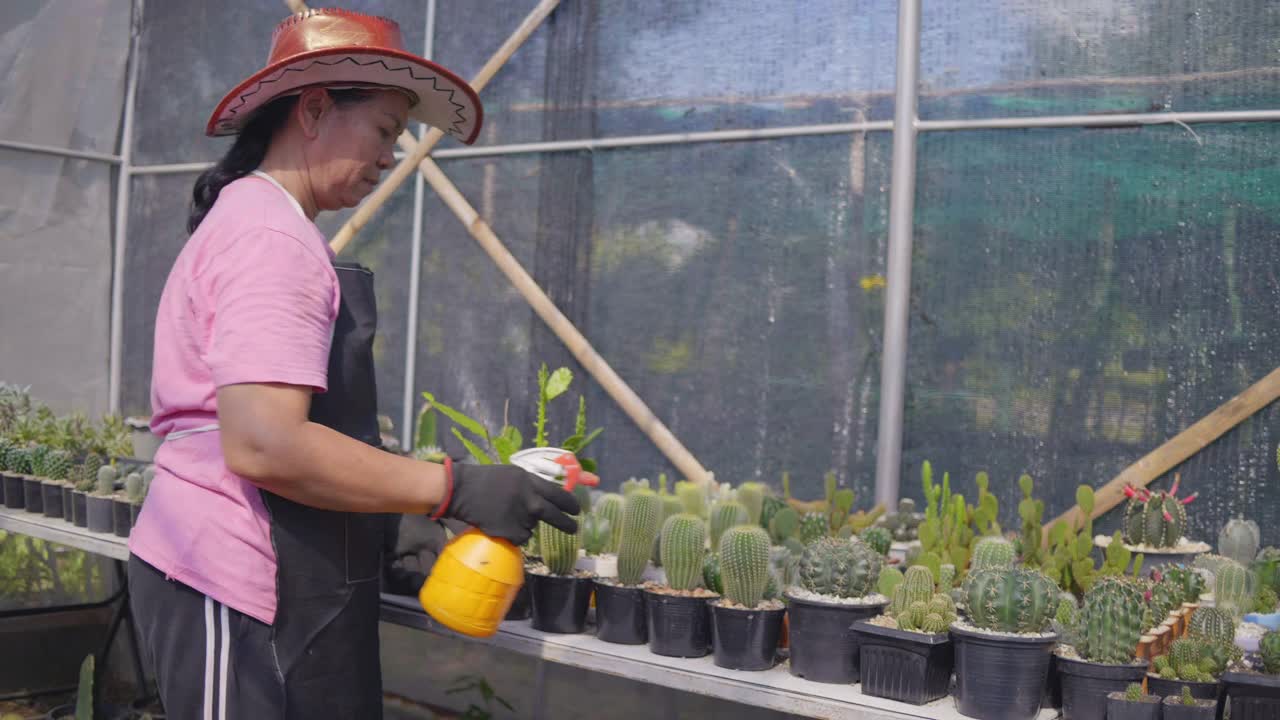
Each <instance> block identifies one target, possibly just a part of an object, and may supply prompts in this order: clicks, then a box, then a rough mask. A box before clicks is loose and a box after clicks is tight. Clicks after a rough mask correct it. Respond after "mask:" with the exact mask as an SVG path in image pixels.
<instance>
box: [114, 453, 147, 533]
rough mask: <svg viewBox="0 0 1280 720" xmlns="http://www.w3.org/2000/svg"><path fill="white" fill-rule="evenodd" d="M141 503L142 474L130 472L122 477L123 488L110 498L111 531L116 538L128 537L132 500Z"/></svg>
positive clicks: (131, 527) (131, 525)
mask: <svg viewBox="0 0 1280 720" xmlns="http://www.w3.org/2000/svg"><path fill="white" fill-rule="evenodd" d="M134 497H137V498H138V502H139V503H140V502H142V473H141V472H139V471H137V470H131V471H129V472H128V473H126V474H125V476H124V487H123V488H121V489H120V490H117V491H116V492H115V494H114V495H112V496H111V530H112V532H113V533H115V535H116V537H129V531H130V530H131V529H133V498H134Z"/></svg>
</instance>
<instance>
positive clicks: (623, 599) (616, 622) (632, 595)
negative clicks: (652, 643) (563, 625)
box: [595, 489, 662, 645]
mask: <svg viewBox="0 0 1280 720" xmlns="http://www.w3.org/2000/svg"><path fill="white" fill-rule="evenodd" d="M661 517H662V499H661V498H660V497H659V496H658V495H657V493H655V492H653V491H652V490H645V489H639V490H635V491H633V492H632V493H631V494H629V495H627V496H626V498H625V500H624V501H623V507H622V516H621V518H620V522H619V523H618V524H619V526H620V527H621V533H620V536H619V539H618V552H617V558H618V560H617V570H618V571H617V574H616V576H614V577H600V576H597V577H596V579H595V596H596V637H598V638H600V639H601V640H603V641H605V642H610V643H618V644H621V645H643V644H644V643H645V642H646V641H647V640H648V626H647V620H646V618H645V612H644V590H643V589H642V588H641V586H640V583H641V582H642V581H643V578H644V571H645V568H646V567H647V566H648V565H649V554H650V552H651V550H652V548H653V541H654V538H655V537H656V536H657V535H658V522H659V520H660V519H661Z"/></svg>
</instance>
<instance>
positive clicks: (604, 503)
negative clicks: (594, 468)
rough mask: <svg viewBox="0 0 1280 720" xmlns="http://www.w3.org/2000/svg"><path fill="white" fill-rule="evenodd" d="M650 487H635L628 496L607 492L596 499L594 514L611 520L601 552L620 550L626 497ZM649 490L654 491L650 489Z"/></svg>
mask: <svg viewBox="0 0 1280 720" xmlns="http://www.w3.org/2000/svg"><path fill="white" fill-rule="evenodd" d="M641 489H643V490H648V488H635V489H633V490H632V491H631V493H628V494H627V495H626V496H623V495H619V494H618V493H605V494H604V495H601V496H600V498H599V499H598V500H596V503H595V508H594V509H593V510H592V511H591V512H592V513H593V514H595V515H597V516H599V517H602V518H604V519H606V520H608V521H609V536H608V537H609V539H608V541H607V542H606V543H605V545H604V549H603V550H601V552H605V553H616V552H618V543H619V542H620V541H621V540H622V508H623V505H624V504H625V500H624V497H630V495H632V494H635V493H636V492H638V491H640V490H641ZM649 492H653V491H652V490H649Z"/></svg>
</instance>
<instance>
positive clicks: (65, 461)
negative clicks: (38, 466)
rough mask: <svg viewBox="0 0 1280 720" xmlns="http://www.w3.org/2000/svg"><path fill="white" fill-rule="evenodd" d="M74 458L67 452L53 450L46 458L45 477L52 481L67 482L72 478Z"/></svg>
mask: <svg viewBox="0 0 1280 720" xmlns="http://www.w3.org/2000/svg"><path fill="white" fill-rule="evenodd" d="M71 469H72V458H71V453H69V452H67V451H66V450H51V451H49V454H48V455H46V456H45V460H44V471H45V475H44V476H45V477H46V478H48V479H50V480H64V481H65V480H67V479H68V478H70V477H71Z"/></svg>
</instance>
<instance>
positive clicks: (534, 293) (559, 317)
mask: <svg viewBox="0 0 1280 720" xmlns="http://www.w3.org/2000/svg"><path fill="white" fill-rule="evenodd" d="M420 169H421V171H422V175H423V177H425V178H426V179H427V182H428V183H430V184H431V187H432V189H434V190H435V191H436V194H438V195H439V196H440V199H441V200H443V201H444V203H445V205H447V206H448V207H449V209H450V210H452V211H453V214H454V215H457V216H458V219H459V220H460V221H462V224H463V225H464V226H466V228H467V231H468V232H469V233H471V237H473V238H475V240H476V242H478V243H480V247H481V248H483V249H484V251H485V252H486V253H488V255H489V257H490V258H492V259H493V262H494V263H495V264H496V265H497V266H498V269H499V270H501V271H502V273H503V274H504V275H506V276H507V279H508V280H510V281H511V284H512V285H514V286H515V287H516V290H518V291H519V292H520V294H521V295H523V296H524V299H525V300H526V301H528V303H529V305H530V306H531V307H532V308H533V311H534V312H536V313H537V314H538V317H540V318H542V320H543V321H544V322H546V323H547V325H548V326H549V327H550V328H551V330H552V332H554V333H555V334H556V336H557V337H559V338H560V340H561V341H563V342H564V344H565V346H566V347H568V348H569V352H571V353H573V356H574V357H575V358H577V359H578V362H579V363H581V364H582V367H583V368H585V369H586V370H587V372H589V373H591V375H592V377H594V378H595V380H596V382H598V383H600V386H601V387H603V388H604V390H605V392H607V393H609V396H610V397H612V398H613V399H614V401H615V402H617V403H618V405H619V406H620V407H621V408H622V410H623V412H625V413H626V414H627V416H628V417H630V418H631V420H632V421H633V422H635V424H636V426H637V427H639V428H640V430H641V432H643V433H644V434H645V435H647V436H648V437H649V439H650V440H652V441H653V444H654V445H656V446H657V447H658V449H659V450H660V451H662V454H663V455H666V456H667V459H669V460H670V461H671V462H672V464H674V465H675V466H676V468H677V469H678V470H679V471H680V472H681V473H683V474H684V476H685V477H687V478H688V479H690V480H692V481H694V482H697V483H704V482H708V481H709V480H710V476H709V474H708V473H707V471H706V469H705V468H703V467H702V465H701V464H700V463H699V462H698V461H697V459H695V458H694V457H693V455H692V454H691V453H690V452H689V451H688V450H687V449H686V448H685V447H684V445H682V444H680V441H679V440H677V439H676V437H675V435H672V434H671V431H670V430H668V429H667V427H666V425H663V424H662V421H661V420H659V419H658V417H657V416H656V415H654V414H653V411H652V410H650V409H649V407H648V406H647V405H645V404H644V401H643V400H641V399H640V396H638V395H636V394H635V392H634V391H632V389H631V388H630V387H629V386H628V385H627V384H626V382H624V381H623V379H622V378H620V377H618V374H617V373H616V372H614V370H613V368H611V367H609V364H608V363H607V362H605V360H604V358H602V357H600V355H599V353H597V352H596V351H595V349H594V348H592V347H591V343H589V342H588V341H587V339H586V338H585V337H583V335H582V333H581V332H579V331H578V329H577V328H576V327H574V325H573V323H572V322H570V321H569V318H567V317H565V316H564V313H562V312H560V310H559V308H557V307H556V306H555V303H553V302H551V299H550V298H548V297H547V295H546V293H544V292H543V291H542V288H540V287H538V284H537V283H536V282H535V281H534V279H533V278H532V277H530V275H529V273H528V272H526V271H525V269H524V268H523V267H522V266H521V265H520V262H519V261H518V260H516V258H515V256H514V255H512V254H511V252H510V251H509V250H507V248H506V246H505V245H503V244H502V241H501V240H499V239H498V236H497V235H495V234H494V233H493V229H492V228H490V227H489V224H488V223H486V222H485V221H484V219H483V218H481V217H480V214H479V213H478V212H476V209H475V208H474V207H472V206H471V204H470V203H468V202H467V200H466V198H464V197H463V196H462V193H461V192H459V191H458V188H457V187H456V186H454V184H453V183H452V182H451V181H450V180H449V178H448V177H446V176H445V174H444V172H443V171H442V170H441V169H440V166H439V165H437V164H436V163H435V161H434V160H432V159H431V158H423V160H422V164H421V165H420Z"/></svg>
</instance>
